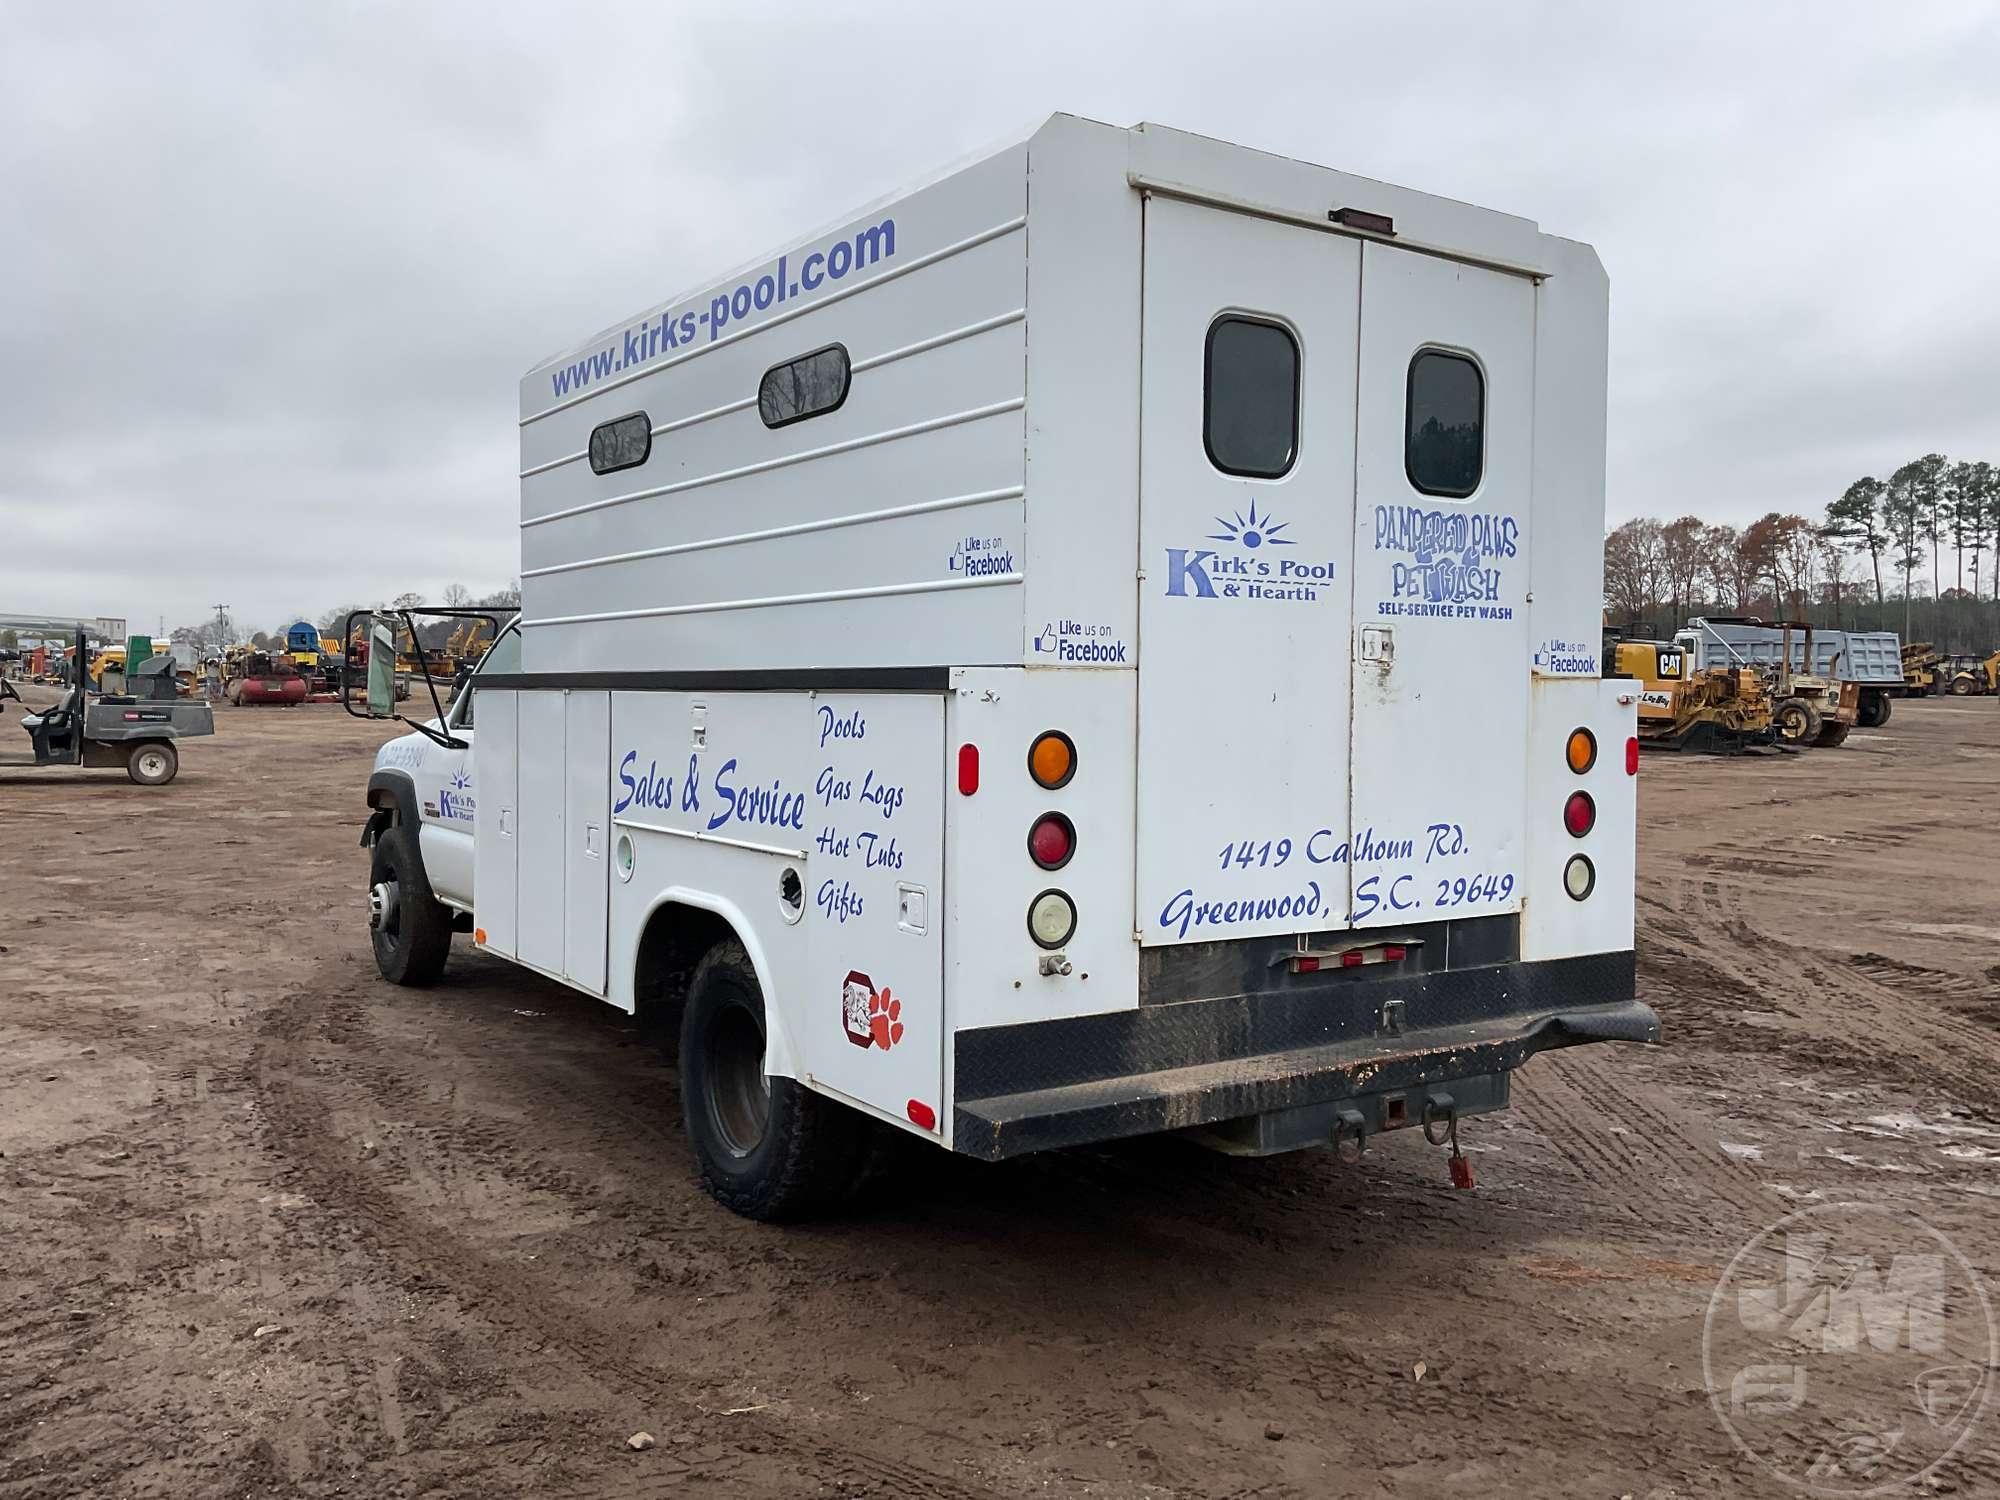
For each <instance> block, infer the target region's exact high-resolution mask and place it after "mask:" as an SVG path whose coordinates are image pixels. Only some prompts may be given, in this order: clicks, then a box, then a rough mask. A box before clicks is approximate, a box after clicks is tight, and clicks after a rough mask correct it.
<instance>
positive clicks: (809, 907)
mask: <svg viewBox="0 0 2000 1500" xmlns="http://www.w3.org/2000/svg"><path fill="white" fill-rule="evenodd" d="M811 712H812V715H813V717H812V721H811V726H810V734H811V741H810V742H811V743H812V744H813V746H814V751H813V753H814V757H815V759H814V761H813V763H812V764H813V771H814V778H813V791H812V793H811V796H810V797H809V799H808V803H807V808H808V811H807V818H806V826H805V830H804V832H805V836H806V840H807V848H808V850H809V853H808V856H807V860H806V891H805V897H806V900H805V917H804V920H805V922H806V923H807V924H808V930H807V941H806V949H807V957H808V963H807V979H806V983H805V986H804V989H803V992H802V993H800V994H797V995H788V996H786V1004H787V1006H788V1008H789V1019H790V1022H791V1034H792V1037H793V1041H794V1045H795V1046H796V1047H797V1048H798V1052H799V1063H800V1068H801V1071H802V1072H804V1073H806V1074H808V1075H810V1076H811V1078H812V1079H813V1080H814V1081H815V1082H816V1083H819V1084H822V1085H824V1086H825V1087H827V1088H828V1089H830V1090H832V1091H834V1092H836V1093H840V1094H844V1095H846V1096H847V1097H848V1098H850V1099H855V1100H859V1101H860V1102H862V1103H864V1104H870V1105H873V1106H874V1107H875V1108H877V1109H879V1110H881V1111H882V1112H883V1113H884V1114H886V1115H888V1116H890V1117H891V1118H893V1119H896V1120H903V1121H908V1120H909V1119H911V1118H912V1117H913V1116H915V1115H917V1114H920V1113H921V1112H922V1110H923V1109H928V1110H930V1111H932V1112H933V1117H934V1118H935V1117H937V1116H941V1115H942V1114H943V1099H942V1092H943V1086H944V1048H945V1043H946V1040H947V1038H946V1037H945V1034H944V997H943V984H944V942H943V937H942V930H941V926H940V923H941V921H942V916H943V902H944V890H943V885H944V760H945V754H944V699H943V698H942V697H933V696H929V695H919V694H914V693H913V694H895V693H873V694H832V695H827V696H823V697H820V698H819V699H818V700H817V702H816V703H814V704H813V705H812V706H811ZM912 1104H915V1105H918V1106H920V1107H921V1108H920V1109H917V1110H913V1109H912V1108H911V1105H912Z"/></svg>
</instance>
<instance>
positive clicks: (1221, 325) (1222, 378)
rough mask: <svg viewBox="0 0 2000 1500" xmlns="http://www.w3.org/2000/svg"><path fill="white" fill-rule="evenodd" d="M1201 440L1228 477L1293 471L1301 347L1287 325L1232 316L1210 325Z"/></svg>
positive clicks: (1260, 476) (1276, 476) (1277, 476)
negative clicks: (1230, 475) (1229, 475)
mask: <svg viewBox="0 0 2000 1500" xmlns="http://www.w3.org/2000/svg"><path fill="white" fill-rule="evenodd" d="M1201 441H1202V446H1203V447H1204V448H1205V449H1207V450H1208V461H1209V462H1210V463H1212V464H1214V465H1215V466H1216V468H1218V469H1220V470H1222V472H1223V473H1225V474H1240V475H1242V476H1243V477H1244V478H1246V479H1280V478H1283V477H1284V476H1285V475H1286V474H1288V473H1290V472H1291V467H1292V465H1293V464H1294V463H1295V462H1297V460H1298V456H1299V344H1298V340H1297V339H1295V338H1293V337H1292V331H1291V330H1290V329H1289V328H1286V327H1285V326H1284V325H1283V324H1280V323H1273V322H1270V321H1269V320H1267V319H1263V318H1250V317H1244V316H1242V315H1240V314H1236V313H1229V314H1225V315H1224V316H1222V317H1220V318H1217V319H1216V320H1215V321H1214V322H1213V323H1211V324H1209V327H1208V348H1207V352H1206V355H1205V357H1204V358H1203V360H1202V409H1201Z"/></svg>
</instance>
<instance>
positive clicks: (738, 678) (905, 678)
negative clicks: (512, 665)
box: [478, 667, 951, 693]
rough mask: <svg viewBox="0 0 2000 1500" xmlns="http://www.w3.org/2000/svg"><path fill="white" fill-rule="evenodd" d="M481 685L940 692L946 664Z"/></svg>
mask: <svg viewBox="0 0 2000 1500" xmlns="http://www.w3.org/2000/svg"><path fill="white" fill-rule="evenodd" d="M478 683H479V686H480V687H482V688H500V689H514V690H519V691H534V690H540V689H551V688H579V689H597V688H613V689H623V690H631V691H649V690H650V691H655V692H660V691H667V692H709V693H732V692H734V693H772V692H798V691H802V690H807V689H810V690H815V691H818V692H842V693H864V692H866V693H942V692H944V691H946V690H947V689H948V688H949V687H950V685H951V669H950V668H949V667H817V668H815V667H806V668H782V669H778V668H770V669H750V670H744V671H735V672H482V673H480V674H479V677H478Z"/></svg>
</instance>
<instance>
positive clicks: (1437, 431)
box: [1403, 349, 1486, 500]
mask: <svg viewBox="0 0 2000 1500" xmlns="http://www.w3.org/2000/svg"><path fill="white" fill-rule="evenodd" d="M1485 442H1486V377H1485V376H1484V375H1483V374H1481V373H1480V369H1479V366H1478V365H1477V364H1476V363H1475V362H1474V361H1472V360H1471V359H1468V358H1467V357H1466V356H1465V355H1463V354H1447V353H1445V352H1444V351H1443V350H1442V349H1419V350H1418V351H1417V353H1416V357H1415V358H1414V359H1412V360H1411V361H1410V389H1409V404H1408V408H1407V410H1406V412H1405V414H1404V421H1403V471H1404V472H1405V473H1406V474H1408V475H1409V478H1410V484H1411V486H1412V487H1413V488H1415V489H1418V490H1421V491H1423V493H1424V494H1426V495H1445V496H1449V497H1451V498H1453V499H1459V500H1462V499H1464V498H1465V497H1466V496H1467V495H1469V494H1471V493H1472V492H1473V491H1474V490H1476V489H1478V488H1479V479H1480V473H1481V469H1482V467H1483V465H1484V461H1485V451H1486V450H1485Z"/></svg>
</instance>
